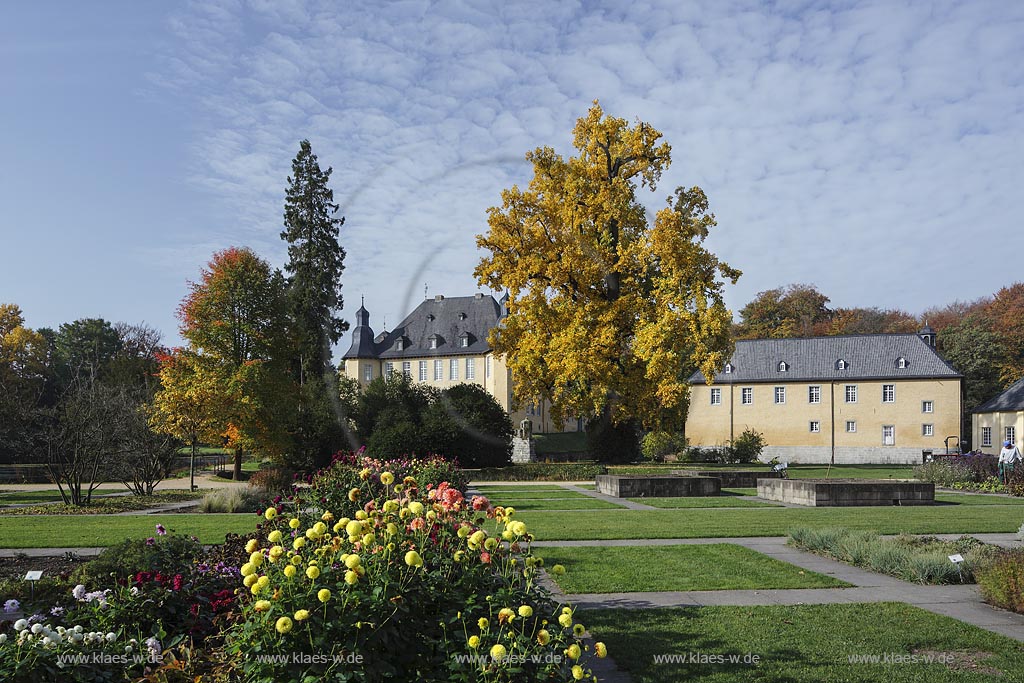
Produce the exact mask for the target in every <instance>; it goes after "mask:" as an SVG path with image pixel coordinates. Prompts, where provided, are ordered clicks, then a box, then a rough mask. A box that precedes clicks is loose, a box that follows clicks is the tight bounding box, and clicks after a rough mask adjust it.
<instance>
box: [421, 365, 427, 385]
mask: <svg viewBox="0 0 1024 683" xmlns="http://www.w3.org/2000/svg"><path fill="white" fill-rule="evenodd" d="M420 381H421V382H426V381H427V361H425V360H421V361H420Z"/></svg>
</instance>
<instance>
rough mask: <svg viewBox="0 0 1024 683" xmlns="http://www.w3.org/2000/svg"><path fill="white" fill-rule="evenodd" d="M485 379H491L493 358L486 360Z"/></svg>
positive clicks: (488, 357)
mask: <svg viewBox="0 0 1024 683" xmlns="http://www.w3.org/2000/svg"><path fill="white" fill-rule="evenodd" d="M484 377H486V378H487V379H490V378H491V357H490V356H487V357H486V358H484Z"/></svg>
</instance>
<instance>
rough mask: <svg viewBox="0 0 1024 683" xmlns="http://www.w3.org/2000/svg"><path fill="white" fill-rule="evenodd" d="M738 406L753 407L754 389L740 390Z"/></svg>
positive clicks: (744, 388)
mask: <svg viewBox="0 0 1024 683" xmlns="http://www.w3.org/2000/svg"><path fill="white" fill-rule="evenodd" d="M740 405H745V406H752V405H754V387H743V388H741V389H740Z"/></svg>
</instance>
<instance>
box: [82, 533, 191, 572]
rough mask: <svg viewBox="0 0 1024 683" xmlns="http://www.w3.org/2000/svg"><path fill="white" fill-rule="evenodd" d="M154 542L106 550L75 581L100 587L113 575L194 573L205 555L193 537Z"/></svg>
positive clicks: (134, 541) (130, 542)
mask: <svg viewBox="0 0 1024 683" xmlns="http://www.w3.org/2000/svg"><path fill="white" fill-rule="evenodd" d="M157 537H158V534H156V533H154V534H153V538H152V539H141V538H137V539H126V540H124V541H121V542H120V543H118V544H116V545H112V546H110V547H108V548H104V549H103V551H102V552H101V553H100V554H99V555H97V556H96V559H94V560H92V561H91V562H88V563H86V564H84V565H82V566H81V567H80V568H79V569H78V571H77V572H76V573H75V576H74V578H75V579H76V580H77V581H78V582H79V583H89V584H92V585H99V584H101V583H103V582H105V581H107V580H108V579H109V578H110V576H111V575H113V576H116V577H118V578H125V577H126V576H130V575H133V574H135V573H136V572H143V571H148V572H160V573H161V574H172V575H173V574H181V573H185V572H188V571H190V570H191V567H192V563H193V561H194V560H195V558H196V557H198V556H200V555H202V551H203V546H202V544H200V543H199V542H198V541H196V540H195V539H194V538H192V537H190V536H182V535H179V534H168V535H166V536H162V537H159V542H157Z"/></svg>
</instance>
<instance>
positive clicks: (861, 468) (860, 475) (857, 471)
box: [608, 463, 914, 479]
mask: <svg viewBox="0 0 1024 683" xmlns="http://www.w3.org/2000/svg"><path fill="white" fill-rule="evenodd" d="M769 469H770V467H769V466H768V465H766V464H765V463H748V464H730V465H715V464H711V463H673V464H671V465H621V466H614V467H609V468H608V473H609V474H669V473H670V471H671V470H709V471H714V470H764V471H765V472H767V471H768V470H769ZM913 470H914V468H913V467H911V466H909V465H834V466H833V467H831V468H829V467H828V465H790V466H789V476H790V478H792V479H824V478H825V477H826V476H827V477H828V478H829V479H913V477H914V471H913Z"/></svg>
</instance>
